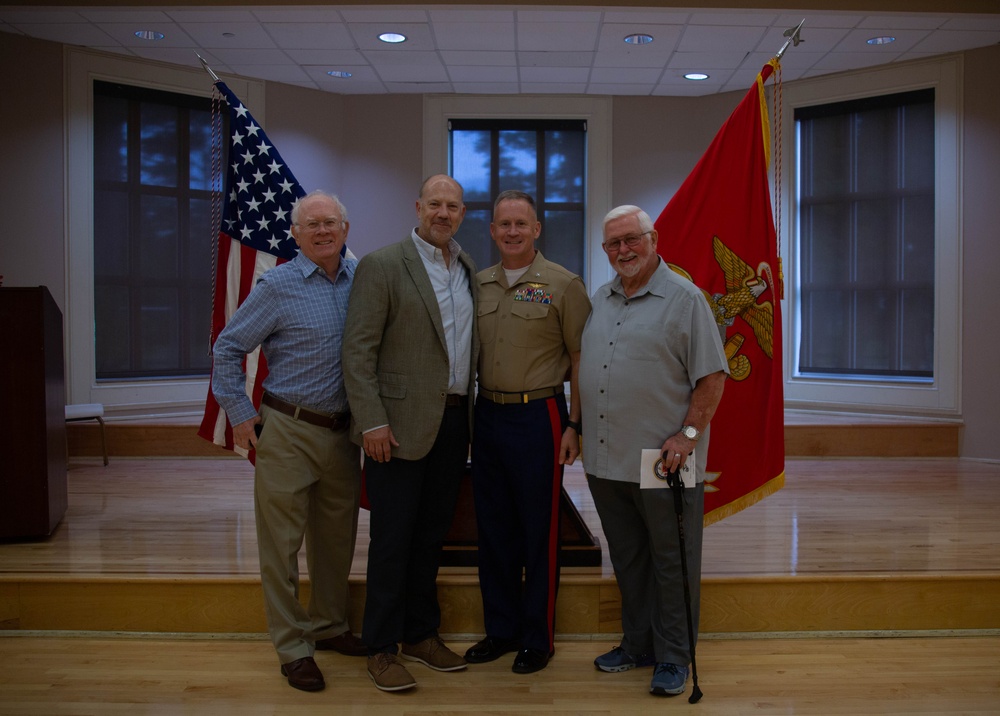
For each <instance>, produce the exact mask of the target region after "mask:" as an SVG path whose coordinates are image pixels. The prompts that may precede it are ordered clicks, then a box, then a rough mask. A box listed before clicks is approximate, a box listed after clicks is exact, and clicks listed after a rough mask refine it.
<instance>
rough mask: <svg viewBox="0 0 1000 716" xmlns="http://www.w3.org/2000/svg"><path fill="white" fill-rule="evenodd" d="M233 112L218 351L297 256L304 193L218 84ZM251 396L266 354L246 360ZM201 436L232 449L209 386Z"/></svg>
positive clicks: (219, 267)
mask: <svg viewBox="0 0 1000 716" xmlns="http://www.w3.org/2000/svg"><path fill="white" fill-rule="evenodd" d="M215 84H216V87H217V88H218V89H219V91H220V92H221V93H222V95H223V97H224V98H225V100H226V103H227V104H228V105H229V138H228V142H229V166H228V168H227V171H226V185H225V195H224V198H223V208H222V222H221V224H220V227H219V236H218V250H217V251H216V264H215V295H214V298H213V309H212V337H211V340H212V345H215V339H216V338H218V336H219V333H220V332H221V331H222V329H223V328H224V327H225V325H226V323H227V322H228V321H229V318H230V316H232V315H233V313H234V312H235V311H236V309H237V307H238V306H239V305H240V304H241V303H243V301H244V299H246V297H247V295H248V294H249V293H250V289H252V288H253V287H254V284H256V283H257V279H258V278H260V276H261V274H263V273H264V272H265V271H267V270H268V269H272V268H274V267H275V266H277V265H279V264H282V263H285V262H286V261H289V260H291V259H293V258H295V255H296V254H297V253H298V246H297V245H296V243H295V239H294V238H292V218H291V214H292V204H293V203H294V201H295V200H296V199H297V198H299V197H300V196H303V195H305V191H304V190H303V189H302V187H300V186H299V183H298V181H296V179H295V177H294V175H292V172H291V171H289V169H288V166H287V165H286V164H285V162H284V160H282V158H281V155H280V154H278V150H277V149H275V148H274V146H273V145H272V144H271V143H270V142H269V141H268V139H267V135H266V134H264V130H263V129H261V127H260V125H259V124H257V122H256V121H255V120H254V118H253V116H252V115H251V114H250V112H249V111H248V110H247V108H246V107H245V106H243V103H242V102H240V100H239V98H238V97H237V96H236V95H235V94H233V93H232V91H231V90H230V89H229V88H228V87H226V84H225V83H224V82H222V81H219V82H216V83H215ZM246 375H247V384H246V389H247V395H249V396H250V399H251V400H252V401H253V404H254V407H257V408H259V407H260V398H261V395H262V394H263V392H264V388H263V383H264V378H265V377H266V376H267V362H266V361H265V360H264V356H263V354H262V353H261V352H260V347H259V346H258V347H257V349H256V350H255V351H254V352H253V353H251V354H250V355H248V356H247V358H246ZM198 435H200V436H201V437H203V438H205V439H206V440H211V441H212V442H214V443H215V444H216V445H222V446H224V447H226V448H227V449H229V450H232V449H233V429H232V426H231V425H230V424H229V421H228V420H227V418H226V413H225V411H224V410H222V408H221V407H220V406H219V404H218V403H217V402H215V396H213V395H212V389H211V386H209V390H208V399H207V400H206V402H205V415H204V417H203V418H202V421H201V428H200V429H199V430H198Z"/></svg>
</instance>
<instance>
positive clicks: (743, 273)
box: [667, 236, 774, 381]
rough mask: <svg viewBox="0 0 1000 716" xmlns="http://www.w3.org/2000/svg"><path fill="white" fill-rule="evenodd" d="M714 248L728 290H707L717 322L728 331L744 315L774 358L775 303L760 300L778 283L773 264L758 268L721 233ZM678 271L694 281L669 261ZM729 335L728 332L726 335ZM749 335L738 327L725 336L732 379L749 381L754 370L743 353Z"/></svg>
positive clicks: (760, 343) (715, 240)
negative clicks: (743, 257)
mask: <svg viewBox="0 0 1000 716" xmlns="http://www.w3.org/2000/svg"><path fill="white" fill-rule="evenodd" d="M712 251H713V253H714V254H715V260H716V261H717V262H718V264H719V268H721V269H722V273H723V275H724V276H725V281H726V292H725V293H715V294H710V293H709V292H708V291H706V290H705V289H701V292H702V293H703V294H704V295H705V299H706V300H707V301H708V305H709V306H710V307H711V308H712V313H713V314H714V315H715V321H716V323H718V324H719V326H720V327H722V329H723V330H724V331H726V330H728V329H729V328H730V327H731V326H732V325H733V324H734V323H735V321H736V318H737V317H739V318H742V319H743V320H744V321H745V322H746V323H747V325H749V326H750V328H751V329H753V334H754V338H755V339H756V340H757V344H758V345H759V346H760V349H761V351H762V352H763V353H764V355H766V356H767V357H768V358H772V353H773V344H774V338H773V337H774V305H773V304H772V303H771V302H770V301H763V302H761V303H758V302H757V300H758V299H759V298H760V297H761V296H762V295H763V293H764V291H766V290H767V288H768V286H773V285H774V279H773V277H772V275H771V265H770V264H768V263H767V262H766V261H762V262H761V263H760V264H758V266H757V270H756V271H755V270H754V269H753V268H751V267H750V265H749V264H748V263H747V262H746V261H744V260H743V259H741V258H740V257H739V256H737V255H736V252H734V251H733V250H732V249H730V248H729V247H728V246H726V245H725V244H724V243H722V240H721V239H720V238H719V237H718V236H713V237H712ZM667 265H668V266H669V267H670V268H671V269H672V270H673V271H674V272H675V273H677V274H680V275H681V276H683V277H684V278H686V279H688V280H689V281H691V282H692V283H693V282H694V279H693V278H692V277H691V274H689V273H688V272H687V271H685V270H684V269H683V268H681V267H680V266H678V265H677V264H672V263H668V264H667ZM724 335H725V334H724ZM744 341H746V336H744V335H743V334H742V333H740V332H739V330H736V331H735V332H734V333H733V334H732V335H731V336H728V337H726V338H724V342H725V345H724V346H723V347H724V348H725V351H726V360H728V361H729V377H730V379H731V380H736V381H740V380H746V379H747V378H748V377H749V375H750V371H751V369H752V367H753V366H752V365H751V363H750V359H749V358H748V357H747V356H746V355H744V354H742V353H740V349H741V348H742V347H743V343H744Z"/></svg>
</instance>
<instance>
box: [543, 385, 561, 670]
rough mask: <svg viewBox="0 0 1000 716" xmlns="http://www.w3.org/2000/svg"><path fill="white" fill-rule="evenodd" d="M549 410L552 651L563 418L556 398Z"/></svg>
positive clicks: (549, 613)
mask: <svg viewBox="0 0 1000 716" xmlns="http://www.w3.org/2000/svg"><path fill="white" fill-rule="evenodd" d="M545 405H546V407H547V408H548V410H549V425H550V426H551V427H552V445H553V448H554V450H555V455H554V456H553V459H552V515H551V518H550V519H549V575H548V577H549V589H548V593H549V603H548V604H547V605H546V610H545V614H546V619H547V621H548V627H549V651H552V648H553V646H554V640H555V633H556V591H557V589H558V586H559V585H558V584H556V581H557V579H558V577H557V575H558V572H559V570H558V565H559V508H560V506H561V505H560V502H561V500H560V498H561V496H562V465H560V464H559V452H560V446H561V444H562V419H561V418H560V417H559V408H558V406H557V405H556V400H555V398H549V399H548V400H546V401H545Z"/></svg>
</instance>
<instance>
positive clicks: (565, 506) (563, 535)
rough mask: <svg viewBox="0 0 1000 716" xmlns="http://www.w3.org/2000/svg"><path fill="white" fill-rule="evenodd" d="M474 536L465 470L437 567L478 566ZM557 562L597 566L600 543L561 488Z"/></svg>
mask: <svg viewBox="0 0 1000 716" xmlns="http://www.w3.org/2000/svg"><path fill="white" fill-rule="evenodd" d="M477 536H478V532H477V529H476V507H475V504H474V503H473V500H472V475H471V468H469V467H466V469H465V474H464V475H463V476H462V485H461V489H460V491H459V493H458V505H457V506H456V507H455V517H454V519H453V520H452V523H451V530H449V532H448V536H447V537H445V540H444V548H443V550H442V553H441V566H443V567H473V566H476V565H477V564H478V563H479V560H478V554H477ZM559 563H560V565H561V566H563V567H600V566H601V543H600V541H599V540H598V539H597V538H596V537H594V535H593V533H592V532H591V531H590V528H589V527H587V525H586V523H584V521H583V517H581V516H580V513H579V511H578V510H577V509H576V505H574V504H573V501H572V500H571V499H570V498H569V495H567V494H566V490H565V489H564V490H561V491H560V494H559Z"/></svg>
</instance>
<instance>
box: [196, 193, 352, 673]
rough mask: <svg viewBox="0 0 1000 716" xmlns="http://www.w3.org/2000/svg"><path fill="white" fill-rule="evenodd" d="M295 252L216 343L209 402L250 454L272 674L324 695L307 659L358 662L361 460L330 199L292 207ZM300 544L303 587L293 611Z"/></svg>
mask: <svg viewBox="0 0 1000 716" xmlns="http://www.w3.org/2000/svg"><path fill="white" fill-rule="evenodd" d="M291 217H292V235H293V236H294V238H295V241H296V243H297V244H298V246H299V253H298V255H296V257H295V258H294V259H292V260H291V261H289V262H287V263H284V264H282V265H280V266H278V267H276V268H274V269H271V270H270V271H268V272H267V273H265V274H264V275H263V276H262V277H261V279H260V281H259V282H258V283H257V285H256V286H255V287H254V289H253V290H252V291H251V292H250V295H249V296H248V297H247V299H246V301H244V302H243V304H242V305H241V306H240V307H239V308H238V309H237V310H236V312H235V313H234V314H233V316H232V318H231V319H230V321H229V323H228V324H227V325H226V328H225V329H224V330H223V331H222V333H220V334H219V338H218V340H217V341H216V343H215V348H214V353H215V360H214V368H213V374H212V392H213V393H214V394H215V398H216V400H218V402H219V405H221V406H222V407H223V409H224V410H225V411H226V414H227V416H228V417H229V421H230V423H231V424H232V425H233V440H234V442H235V443H236V445H239V446H240V447H243V448H246V449H248V450H251V449H255V450H256V469H255V473H254V505H255V513H256V521H257V543H258V550H259V552H260V574H261V586H262V588H263V591H264V603H265V608H266V613H267V625H268V631H269V632H270V635H271V641H272V642H273V643H274V648H275V650H276V651H277V653H278V660H279V662H280V663H281V673H282V674H283V675H284V676H286V677H287V678H288V683H289V684H290V685H291V686H293V687H295V688H297V689H302V690H303V691H319V690H321V689H323V688H324V686H325V685H326V684H325V682H324V679H323V674H322V672H321V671H320V670H319V667H317V666H316V662H315V660H314V658H313V654H314V651H315V650H316V649H321V650H322V649H332V650H336V651H339V652H341V653H343V654H348V655H351V656H366V655H367V653H368V652H367V649H366V648H365V646H364V644H363V643H362V642H361V640H360V639H358V638H357V637H356V636H354V635H353V634H352V633H351V631H350V627H349V625H348V616H349V614H348V608H349V603H350V600H349V591H348V576H349V574H350V570H351V561H352V559H353V556H354V543H355V538H356V534H357V526H358V502H359V497H360V489H361V468H360V465H361V459H360V458H361V455H360V450H359V448H358V446H356V445H354V444H353V443H351V441H350V438H349V437H348V430H347V428H348V425H349V423H350V413H349V412H348V406H347V394H346V392H345V390H344V379H343V372H342V370H341V362H340V349H341V343H342V339H343V334H344V319H345V317H346V315H347V299H348V296H349V294H350V291H351V285H352V283H353V281H354V270H355V267H356V266H357V260H356V259H354V258H348V257H346V256H341V250H342V249H343V247H344V244H345V243H346V241H347V232H348V230H349V228H350V224H349V223H348V221H347V211H346V209H345V208H344V205H343V204H342V203H341V202H340V200H339V199H338V198H337V197H336V196H332V195H328V194H325V193H322V192H313V193H312V194H309V195H307V196H304V197H302V198H301V199H299V200H298V201H297V202H296V203H295V205H294V206H293V208H292V215H291ZM258 345H259V346H261V349H262V352H263V354H264V357H265V358H266V360H267V365H268V369H269V373H268V375H267V377H266V378H265V380H264V391H265V392H264V395H263V398H262V399H261V409H260V413H259V414H258V412H257V410H256V409H255V408H254V406H253V403H252V402H251V400H250V398H249V397H247V394H246V375H245V373H244V369H243V362H244V360H245V359H246V357H247V354H248V353H251V352H252V351H253V350H254V349H255V348H256V347H257V346H258ZM303 539H305V541H306V560H307V564H308V568H309V577H310V581H311V583H312V594H311V597H310V599H309V605H308V608H304V607H303V606H302V605H301V604H300V602H299V600H298V585H299V572H298V553H299V550H300V548H301V546H302V541H303Z"/></svg>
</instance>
